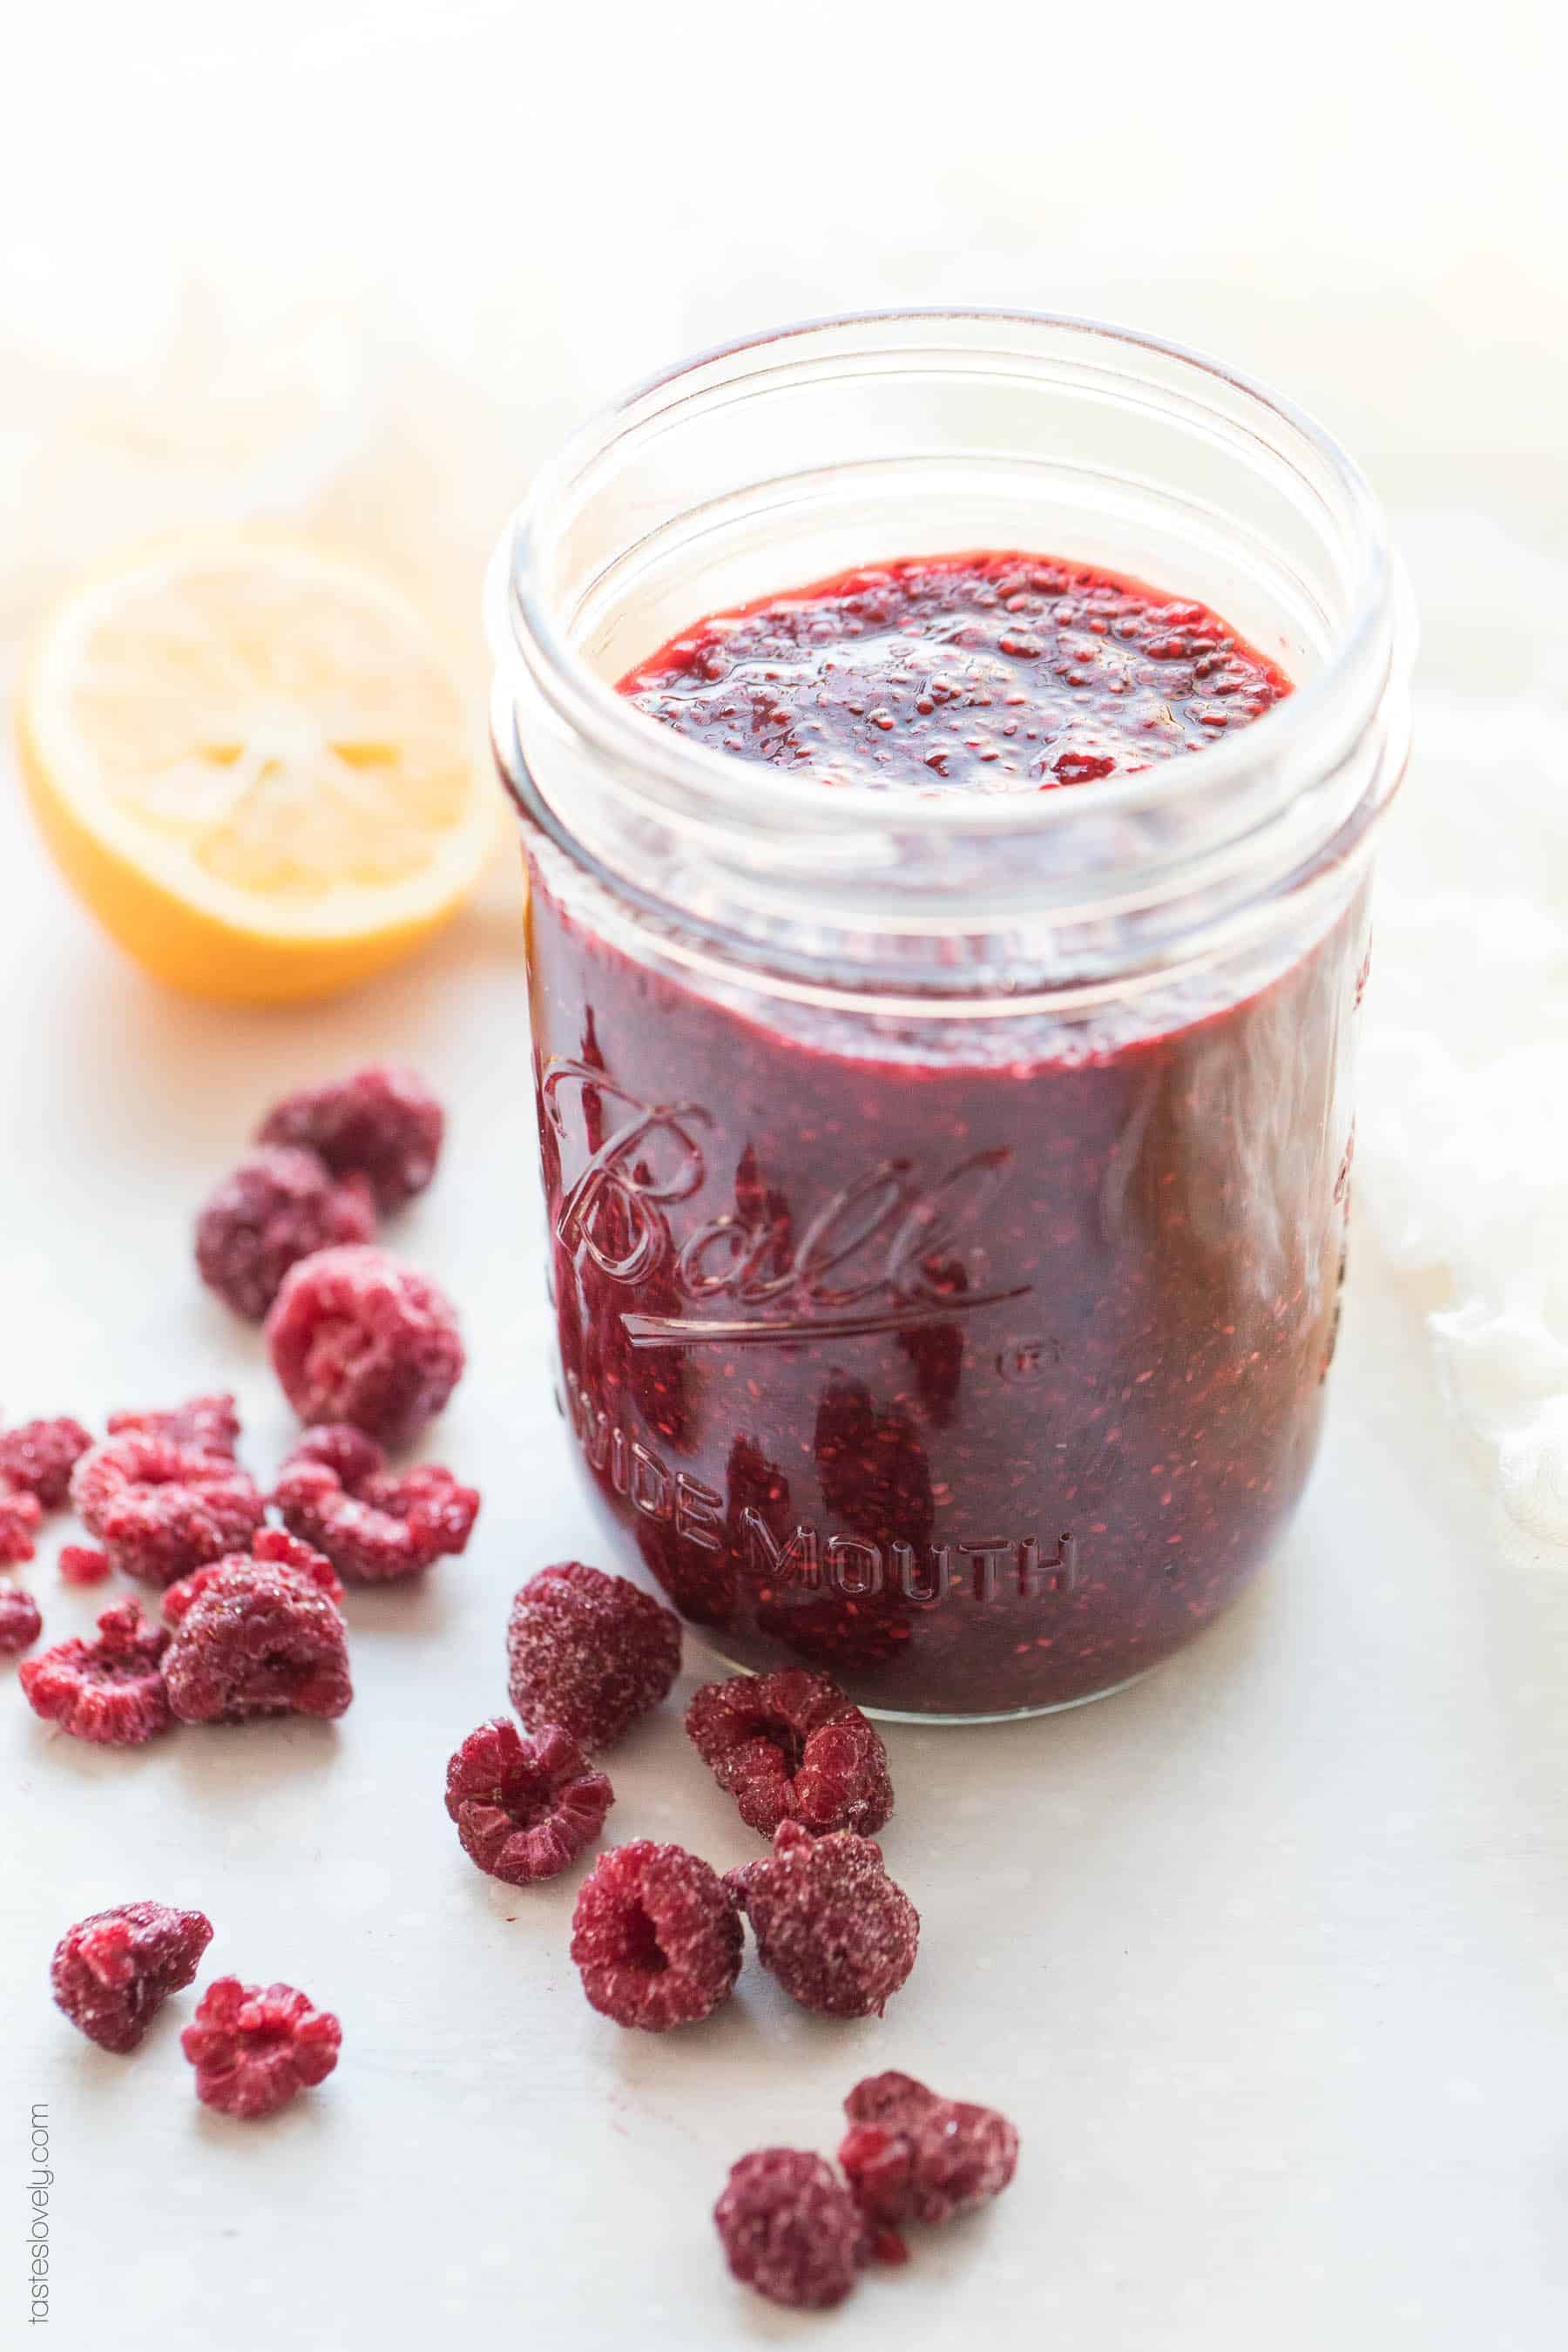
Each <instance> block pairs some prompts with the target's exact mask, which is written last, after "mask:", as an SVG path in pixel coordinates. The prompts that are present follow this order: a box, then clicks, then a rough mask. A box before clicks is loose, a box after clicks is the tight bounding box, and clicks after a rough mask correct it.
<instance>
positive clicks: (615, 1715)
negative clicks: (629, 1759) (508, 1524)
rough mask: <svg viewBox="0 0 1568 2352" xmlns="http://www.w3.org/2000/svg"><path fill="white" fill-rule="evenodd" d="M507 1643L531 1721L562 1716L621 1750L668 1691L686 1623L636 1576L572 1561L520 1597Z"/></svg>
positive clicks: (521, 1703)
mask: <svg viewBox="0 0 1568 2352" xmlns="http://www.w3.org/2000/svg"><path fill="white" fill-rule="evenodd" d="M506 1650H507V1660H508V1664H509V1666H510V1691H511V1703H512V1705H513V1706H515V1707H516V1709H517V1711H518V1713H519V1715H521V1717H522V1719H523V1721H524V1723H531V1724H538V1723H558V1724H560V1725H561V1726H562V1727H563V1729H564V1730H567V1731H569V1732H570V1733H571V1734H572V1736H573V1738H574V1739H580V1740H581V1741H582V1742H583V1744H584V1747H585V1748H613V1747H614V1746H615V1744H616V1740H617V1739H622V1738H625V1736H626V1733H627V1732H628V1731H629V1730H630V1729H631V1727H632V1725H633V1724H634V1723H635V1722H636V1721H637V1717H639V1716H642V1715H646V1714H647V1711H648V1709H649V1707H653V1706H658V1703H659V1701H660V1699H662V1698H666V1697H668V1695H669V1689H670V1685H672V1683H673V1682H674V1680H675V1677H676V1675H678V1674H679V1672H680V1620H679V1617H676V1616H674V1615H673V1614H672V1613H671V1612H670V1611H669V1610H668V1609H661V1608H660V1606H659V1604H658V1601H654V1600H652V1599H651V1598H650V1597H649V1595H648V1594H647V1593H646V1592H644V1591H641V1589H640V1588H639V1587H638V1586H637V1585H635V1584H633V1583H631V1582H630V1581H629V1580H628V1579H627V1578H626V1577H624V1576H606V1575H605V1572H604V1570H602V1569H598V1568H586V1567H584V1564H583V1562H582V1561H581V1560H580V1559H567V1560H562V1561H561V1562H560V1563H559V1564H558V1565H557V1566H556V1567H554V1568H544V1569H541V1570H540V1572H539V1574H538V1575H537V1576H533V1577H531V1578H530V1579H529V1580H528V1582H527V1583H526V1584H525V1585H524V1586H523V1587H522V1590H521V1591H520V1592H519V1593H518V1595H517V1597H516V1599H515V1600H514V1601H513V1602H512V1604H511V1622H510V1624H509V1625H508V1627H507V1635H506Z"/></svg>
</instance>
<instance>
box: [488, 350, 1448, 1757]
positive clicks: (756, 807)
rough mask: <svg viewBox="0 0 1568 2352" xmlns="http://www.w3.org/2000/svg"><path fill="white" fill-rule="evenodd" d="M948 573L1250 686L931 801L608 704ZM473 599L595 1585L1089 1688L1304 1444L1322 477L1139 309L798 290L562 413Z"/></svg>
mask: <svg viewBox="0 0 1568 2352" xmlns="http://www.w3.org/2000/svg"><path fill="white" fill-rule="evenodd" d="M993 548H1008V549H1020V550H1025V551H1030V552H1037V553H1039V554H1041V555H1042V556H1055V557H1059V558H1063V559H1066V560H1068V561H1073V562H1084V563H1089V564H1093V565H1096V566H1100V567H1102V568H1104V569H1107V570H1110V571H1113V572H1121V573H1124V574H1131V575H1132V576H1134V577H1136V578H1138V579H1141V580H1145V581H1149V582H1152V583H1155V584H1156V586H1157V587H1158V588H1159V589H1160V590H1162V591H1163V592H1165V593H1169V594H1170V595H1171V596H1173V597H1174V598H1191V599H1195V600H1197V601H1199V602H1201V603H1202V604H1205V605H1208V606H1211V607H1212V608H1213V609H1214V610H1215V612H1217V613H1219V614H1222V615H1223V616H1224V618H1225V619H1226V622H1228V623H1229V624H1230V625H1231V626H1233V627H1234V628H1236V629H1237V630H1238V631H1239V632H1240V633H1241V635H1243V636H1244V637H1246V638H1247V639H1248V640H1249V641H1250V642H1251V643H1252V644H1253V645H1254V646H1257V647H1258V649H1259V650H1260V651H1262V652H1263V653H1265V654H1266V655H1268V656H1270V657H1271V658H1272V659H1274V660H1275V661H1277V662H1278V663H1279V665H1280V666H1281V667H1282V668H1283V669H1284V670H1285V671H1286V673H1287V674H1288V675H1289V677H1290V678H1291V679H1292V681H1293V682H1294V686H1295V691H1294V692H1293V693H1292V694H1291V695H1289V697H1288V698H1285V699H1284V700H1283V701H1281V702H1280V703H1279V704H1278V705H1277V706H1276V707H1275V708H1274V709H1271V710H1269V711H1268V712H1267V713H1266V715H1265V716H1263V717H1262V718H1261V719H1258V720H1257V721H1256V722H1255V723H1254V724H1252V725H1251V726H1248V727H1247V728H1245V729H1243V730H1239V731H1238V732H1237V733H1236V734H1235V735H1234V736H1232V737H1229V738H1226V739H1222V740H1218V741H1216V742H1215V743H1214V744H1213V746H1212V747H1205V748H1204V749H1203V750H1201V751H1196V752H1194V753H1192V754H1189V755H1180V756H1177V757H1176V758H1173V759H1172V760H1169V761H1164V762H1162V763H1159V764H1156V765H1155V766H1153V767H1152V768H1150V769H1148V770H1146V771H1144V772H1139V773H1135V774H1131V775H1123V776H1121V777H1118V778H1114V779H1111V780H1109V781H1106V782H1097V783H1093V784H1089V785H1087V786H1079V787H1077V788H1075V789H1069V790H1058V791H1051V792H1042V793H1026V794H1009V793H1002V794H997V795H994V796H988V797H984V798H975V797H965V796H963V795H935V796H930V797H926V796H921V795H917V794H901V793H898V792H888V791H886V790H883V791H873V790H870V789H868V788H863V787H859V786H835V787H828V786H826V785H822V784H816V783H813V782H801V781H800V780H799V779H798V778H796V777H795V776H793V775H786V774H784V773H782V772H780V771H778V770H776V769H774V768H771V767H767V766H762V765H756V764H750V763H746V762H743V761H739V760H735V759H732V758H731V757H730V756H729V755H727V754H725V753H723V752H721V751H714V750H712V749H710V748H709V747H707V746H704V745H700V744H696V743H693V742H691V741H689V740H684V739H682V738H680V737H679V736H677V735H676V734H674V733H672V732H670V731H668V730H664V729H662V728H661V727H660V726H659V725H658V723H657V722H656V721H655V720H654V719H650V718H648V717H647V716H646V715H645V714H644V713H642V712H640V711H638V710H637V709H635V708H634V707H633V706H632V704H631V703H630V702H629V701H628V700H627V699H626V698H624V697H622V696H620V695H618V694H617V693H616V691H615V683H616V680H617V679H618V678H620V677H623V676H625V675H626V673H627V672H628V671H629V670H631V669H632V668H633V667H635V666H636V665H637V663H638V662H639V661H642V660H644V659H646V657H647V656H648V655H649V654H650V652H651V651H652V650H653V649H654V648H656V647H657V646H660V645H662V644H664V643H665V642H666V641H668V639H669V638H671V637H673V636H674V635H677V634H678V633H679V631H680V630H681V629H682V628H683V627H688V626H689V625H692V624H693V623H695V622H696V621H697V620H699V619H700V617H702V616H704V615H706V614H710V613H712V612H714V611H719V610H724V609H727V608H730V607H732V606H734V605H737V604H744V603H747V602H750V601H752V600H753V599H757V598H760V597H763V596H765V595H768V594H778V593H785V592H787V591H789V590H790V589H791V588H794V587H798V586H800V585H802V584H803V583H809V582H813V581H817V580H821V579H824V578H826V577H827V576H829V575H832V574H835V573H837V572H844V571H846V570H848V569H850V568H851V567H857V566H864V565H868V564H873V563H876V562H882V561H890V560H892V559H895V558H899V557H909V556H920V555H932V554H939V553H942V552H957V551H968V550H974V549H993ZM488 611H489V627H490V633H491V638H492V644H493V650H494V656H495V664H496V684H495V694H494V703H493V714H492V715H493V732H494V739H495V745H496V751H497V756H498V759H499V761H500V770H501V773H502V776H503V779H504V781H505V782H506V784H507V785H508V787H509V789H510V793H511V796H512V798H513V800H514V801H515V803H516V805H517V808H518V811H519V814H520V815H521V820H522V830H523V841H524V847H525V851H526V857H527V865H528V872H529V878H530V893H529V901H528V923H527V929H528V971H529V982H530V990H531V1011H532V1024H533V1066H534V1078H535V1084H536V1087H537V1094H538V1111H539V1131H540V1139H541V1146H542V1162H543V1180H544V1192H545V1201H546V1206H547V1212H548V1234H549V1243H548V1248H549V1283H550V1289H551V1296H552V1301H553V1307H554V1315H555V1321H556V1328H557V1331H558V1336H559V1364H558V1368H557V1382H558V1385H557V1397H558V1401H559V1403H560V1406H561V1410H562V1412H563V1414H564V1416H565V1419H566V1423H567V1424H568V1427H569V1430H570V1433H571V1447H572V1452H573V1454H574V1456H575V1459H576V1461H577V1464H578V1465H579V1467H580V1470H581V1472H582V1475H584V1478H585V1480H586V1484H587V1491H588V1493H589V1495H590V1496H592V1498H593V1501H594V1503H595V1507H596V1509H597V1512H598V1515H599V1517H600V1518H601V1519H602V1522H603V1533H604V1542H605V1552H604V1555H603V1556H604V1559H605V1564H607V1565H610V1566H613V1567H616V1568H620V1569H624V1570H628V1571H629V1572H632V1573H634V1574H637V1573H639V1572H640V1574H641V1575H642V1576H643V1578H644V1579H645V1580H651V1582H652V1584H653V1586H654V1587H655V1588H657V1590H658V1591H659V1592H660V1593H661V1594H662V1595H664V1596H665V1597H666V1598H667V1599H668V1601H669V1602H670V1603H671V1604H672V1605H673V1606H674V1607H675V1608H676V1609H677V1610H679V1612H680V1614H681V1615H682V1617H683V1618H685V1619H686V1620H687V1621H688V1622H689V1624H691V1625H692V1626H694V1627H696V1628H698V1629H700V1632H701V1633H702V1634H703V1636H704V1637H705V1638H706V1640H707V1642H708V1643H710V1646H711V1647H712V1648H713V1649H714V1650H715V1651H717V1652H718V1653H719V1654H721V1656H722V1657H723V1658H724V1659H726V1660H728V1661H730V1662H731V1663H732V1664H737V1665H739V1666H742V1667H748V1668H765V1667H768V1666H773V1665H778V1664H785V1663H794V1664H807V1665H810V1666H812V1667H814V1668H818V1669H821V1670H823V1671H826V1672H827V1673H829V1674H831V1675H833V1676H834V1677H835V1678H836V1679H837V1681H839V1682H840V1683H841V1684H842V1685H844V1686H845V1688H846V1689H847V1690H848V1691H849V1692H850V1693H851V1694H852V1696H854V1697H855V1698H857V1699H858V1701H859V1702H860V1703H861V1704H862V1705H864V1706H868V1707H872V1708H875V1709H877V1710H879V1711H881V1712H884V1713H888V1714H892V1715H903V1716H908V1717H921V1718H932V1717H937V1718H949V1719H962V1720H975V1719H978V1718H984V1717H999V1716H1011V1715H1017V1714H1027V1713H1032V1712H1036V1711H1039V1710H1045V1709H1049V1708H1053V1707H1059V1706H1068V1705H1071V1704H1073V1703H1075V1702H1077V1701H1079V1700H1082V1699H1086V1698H1090V1697H1093V1696H1098V1695H1100V1694H1101V1693H1103V1692H1105V1691H1108V1690H1111V1689H1114V1688H1116V1687H1118V1686H1119V1685H1122V1684H1125V1683H1126V1682H1128V1681H1129V1680H1130V1679H1131V1678H1132V1677H1133V1676H1135V1675H1139V1674H1142V1672H1143V1671H1144V1670H1145V1669H1147V1668H1148V1667H1150V1666H1152V1665H1154V1664H1157V1663H1158V1662H1159V1661H1160V1660H1161V1659H1163V1658H1164V1657H1166V1656H1167V1655H1169V1654H1170V1653H1172V1652H1173V1650H1175V1649H1177V1648H1178V1647H1179V1646H1180V1645H1181V1644H1182V1643H1185V1642H1187V1641H1189V1640H1191V1639H1192V1637H1193V1636H1194V1634H1195V1633H1198V1632H1199V1631H1200V1630H1201V1629H1202V1627H1203V1626H1204V1625H1205V1623H1206V1622H1208V1621H1209V1619H1210V1618H1212V1617H1213V1616H1214V1615H1215V1612H1217V1611H1218V1610H1220V1609H1222V1608H1223V1607H1224V1606H1225V1605H1226V1602H1227V1601H1229V1600H1230V1599H1231V1598H1232V1596H1233V1595H1234V1594H1235V1593H1236V1592H1237V1591H1238V1590H1239V1589H1240V1587H1241V1586H1242V1585H1243V1584H1245V1583H1246V1581H1247V1579H1248V1578H1249V1577H1250V1576H1251V1575H1252V1574H1253V1573H1254V1571H1255V1570H1257V1569H1258V1566H1259V1564H1260V1563H1261V1562H1262V1561H1263V1560H1265V1559H1267V1557H1268V1552H1269V1549H1270V1547H1271V1546H1272V1545H1273V1543H1274V1542H1275V1539H1276V1538H1277V1537H1278V1536H1279V1532H1280V1530H1281V1529H1282V1528H1284V1526H1285V1525H1286V1523H1287V1521H1288V1520H1289V1517H1290V1515H1291V1513H1292V1511H1293V1510H1294V1509H1295V1507H1296V1504H1297V1500H1298V1497H1299V1496H1300V1492H1301V1488H1302V1485H1303V1482H1304V1481H1305V1479H1306V1476H1307V1474H1308V1472H1309V1470H1310V1466H1311V1463H1312V1458H1313V1454H1314V1452H1315V1450H1316V1447H1317V1444H1318V1438H1319V1430H1320V1423H1321V1413H1322V1403H1323V1382H1324V1381H1325V1378H1326V1376H1327V1374H1328V1371H1329V1366H1330V1361H1331V1357H1332V1354H1333V1346H1334V1334H1335V1327H1336V1323H1337V1320H1338V1314H1339V1294H1340V1288H1341V1284H1342V1279H1343V1274H1344V1262H1345V1226H1346V1218H1347V1213H1348V1205H1349V1187H1350V1171H1351V1159H1352V1110H1351V1098H1350V1076H1351V1064H1352V1056H1353V1046H1354V1034H1355V1027H1356V1021H1357V1011H1358V1006H1359V1003H1360V1000H1361V993H1362V989H1363V982H1364V978H1365V971H1366V961H1367V890H1368V875H1369V866H1370V863H1371V858H1372V853H1373V845H1374V842H1375V839H1376V836H1377V832H1378V825H1379V820H1380V818H1381V817H1382V815H1383V814H1384V810H1385V809H1386V807H1387V805H1388V803H1389V800H1390V798H1391V795H1392V794H1393V793H1394V789H1395V787H1396V785H1397V783H1398V782H1399V778H1400V775H1401V772H1402V770H1403V768H1404V765H1405V753H1406V744H1407V729H1408V676H1409V667H1410V658H1411V641H1412V634H1413V632H1412V625H1411V622H1410V618H1409V615H1408V612H1407V606H1406V599H1405V593H1404V591H1403V589H1402V586H1401V584H1400V575H1399V573H1398V572H1397V569H1396V567H1395V566H1394V563H1393V562H1392V561H1391V558H1390V554H1389V551H1388V549H1387V547H1386V545H1385V542H1384V533H1383V528H1382V524H1381V521H1380V519H1379V516H1378V513H1377V510H1376V508H1375V506H1374V504H1373V499H1372V498H1371V496H1370V494H1369V492H1368V490H1367V488H1366V486H1365V484H1364V483H1363V479H1362V478H1361V477H1360V475H1359V474H1358V473H1357V471H1356V470H1355V468H1354V467H1353V466H1352V464H1351V463H1350V462H1349V460H1348V459H1347V458H1346V457H1345V456H1344V455H1343V454H1342V451H1341V450H1340V449H1338V448H1337V447H1336V446H1335V445H1334V444H1333V442H1332V441H1331V440H1330V439H1329V438H1328V436H1326V435H1325V434H1323V433H1322V432H1321V430H1320V429H1319V428H1318V427H1317V426H1316V425H1313V424H1312V423H1310V421H1309V420H1308V419H1307V418H1306V417H1305V416H1303V415H1300V413H1299V412H1297V411H1296V410H1294V409H1293V408H1291V407H1289V405H1288V404H1285V403H1284V402H1282V401H1280V400H1279V399H1277V398H1276V397H1274V396H1273V395H1272V394H1270V393H1268V392H1267V391H1265V390H1264V389H1262V388H1261V387H1259V386H1258V385H1257V384H1254V383H1248V382H1247V381H1246V380H1245V379H1243V378H1241V377H1239V376H1237V375H1235V374H1233V373H1231V372H1230V371H1229V370H1228V369H1225V368H1222V367H1218V366H1215V365H1214V364H1213V363H1211V362H1208V361H1205V360H1204V359H1201V358H1199V357H1197V356H1195V355H1194V354H1193V353H1191V352H1184V351H1182V350H1179V349H1176V348H1174V347H1173V346H1171V345H1168V344H1164V343H1161V342H1157V341H1152V340H1151V339H1150V338H1148V337H1145V336H1141V335H1134V334H1131V333H1127V332H1124V331H1120V330H1117V329H1112V328H1109V327H1104V326H1100V325H1096V324H1093V323H1090V322H1089V321H1086V320H1074V319H1066V318H1049V317H1037V316H1026V315H999V314H989V313H973V312H911V313H902V314H896V315H880V316H879V315H870V316H861V317H853V318H844V319H833V320H824V321H821V322H818V323H815V324H808V325H804V326H798V327H794V328H789V329H786V330H784V331H780V332H777V333H773V334H768V335H763V336H759V337H757V338H755V339H754V340H750V341H744V342H740V343H736V344H733V345H731V346H730V347H728V348H726V349H724V350H721V351H718V352H711V353H709V354H707V355H705V356H703V357H700V358H698V359H694V360H691V361H689V362H686V363H684V364H682V365H680V366H679V367H676V368H674V369H672V370H670V371H669V372H668V373H665V374H662V375H660V376H658V377H657V378H655V379H654V380H653V381H652V382H651V383H647V384H646V385H644V386H643V387H642V388H641V389H640V390H638V391H637V392H635V393H634V394H631V395H630V397H628V398H627V399H626V400H625V401H624V402H622V403H621V404H620V405H618V406H617V407H616V408H614V409H612V410H611V411H610V412H608V413H607V414H605V415H603V416H601V417H600V418H599V419H598V420H597V421H596V422H595V423H594V424H592V425H590V426H589V427H588V428H587V429H586V430H585V431H584V433H582V434H581V435H580V436H578V437H577V438H576V439H575V440H574V442H573V443H572V444H571V445H570V446H568V447H567V448H566V450H565V451H564V452H563V454H562V455H561V457H559V458H558V459H557V460H556V461H555V462H554V463H553V464H552V465H551V466H550V467H548V468H547V469H546V471H545V472H544V473H543V475H542V478H540V479H539V481H538V482H537V484H536V486H535V488H534V489H533V492H532V494H531V497H530V498H529V499H528V500H527V502H526V503H525V505H524V506H523V507H522V509H521V511H520V512H519V513H518V515H517V516H516V517H515V518H514V520H513V521H512V522H511V524H510V527H509V529H508V530H507V531H506V533H505V535H504V537H503V540H502V541H501V544H500V548H499V550H498V551H497V555H496V558H495V561H494V563H493V565H492V568H491V574H490V581H489V604H488Z"/></svg>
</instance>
